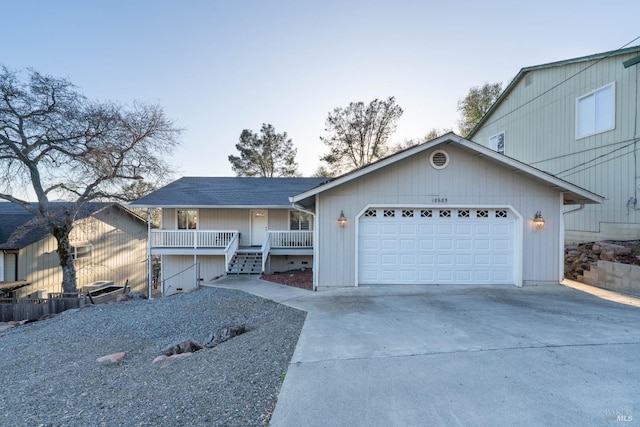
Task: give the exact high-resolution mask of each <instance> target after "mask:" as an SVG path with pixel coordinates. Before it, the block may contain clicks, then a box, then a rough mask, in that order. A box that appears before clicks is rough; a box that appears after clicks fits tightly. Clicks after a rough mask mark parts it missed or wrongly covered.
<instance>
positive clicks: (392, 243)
mask: <svg viewBox="0 0 640 427" xmlns="http://www.w3.org/2000/svg"><path fill="white" fill-rule="evenodd" d="M398 243H399V242H398V239H397V238H394V239H389V238H386V237H384V238H381V239H380V249H382V250H383V251H389V250H391V251H395V250H396V249H398Z"/></svg>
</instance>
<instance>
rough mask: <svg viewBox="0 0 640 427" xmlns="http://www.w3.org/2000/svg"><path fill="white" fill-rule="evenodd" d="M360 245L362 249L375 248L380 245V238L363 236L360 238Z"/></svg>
mask: <svg viewBox="0 0 640 427" xmlns="http://www.w3.org/2000/svg"><path fill="white" fill-rule="evenodd" d="M361 242H362V243H361V245H362V249H364V250H368V251H370V250H377V249H378V248H379V247H380V240H379V239H377V238H372V237H368V238H363V239H361Z"/></svg>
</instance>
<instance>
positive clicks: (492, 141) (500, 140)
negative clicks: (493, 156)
mask: <svg viewBox="0 0 640 427" xmlns="http://www.w3.org/2000/svg"><path fill="white" fill-rule="evenodd" d="M489 148H491V149H492V150H493V151H497V152H498V153H500V154H504V132H500V133H499V134H497V135H493V136H492V137H491V138H489Z"/></svg>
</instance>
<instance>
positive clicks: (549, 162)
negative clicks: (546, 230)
mask: <svg viewBox="0 0 640 427" xmlns="http://www.w3.org/2000/svg"><path fill="white" fill-rule="evenodd" d="M638 55H640V46H635V47H631V48H626V49H620V50H616V51H611V52H604V53H600V54H595V55H589V56H584V57H580V58H574V59H568V60H563V61H558V62H553V63H549V64H542V65H537V66H532V67H526V68H523V69H521V70H520V72H519V73H518V74H517V75H516V77H515V78H514V79H513V81H511V82H510V83H509V85H508V86H507V88H506V89H505V90H504V92H503V93H502V94H501V96H500V97H499V98H498V100H497V101H496V102H495V103H494V105H493V106H492V107H491V108H490V110H489V111H488V112H487V113H486V114H485V116H484V117H483V118H482V119H481V121H480V122H479V123H478V125H477V126H476V127H475V128H474V129H473V130H472V131H471V132H470V134H469V135H468V136H467V138H468V139H470V140H472V141H474V142H477V143H478V144H481V145H484V146H486V147H489V148H491V149H493V150H495V151H497V152H499V153H502V154H505V155H507V156H509V157H512V158H515V159H517V160H519V161H521V162H523V163H526V164H528V165H531V166H533V167H535V168H537V169H540V170H543V171H545V172H547V173H549V174H551V175H553V176H555V177H558V178H561V179H563V180H566V181H569V182H571V183H573V184H576V185H578V186H580V187H582V188H585V189H588V190H590V191H592V192H594V193H597V194H600V195H603V196H604V197H605V198H606V199H607V201H606V203H604V204H591V205H589V204H587V205H584V206H583V205H579V206H572V207H567V209H566V211H565V214H564V217H565V226H566V239H567V242H587V241H597V240H634V239H640V203H638V197H640V196H639V194H638V193H639V192H640V165H639V164H638V162H639V161H640V160H639V159H638V154H640V153H638V142H639V141H640V126H639V124H638V121H639V120H640V108H639V107H640V98H638V94H639V91H640V89H639V85H640V64H638V62H640V61H638V60H637V59H640V58H638Z"/></svg>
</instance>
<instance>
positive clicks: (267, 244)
mask: <svg viewBox="0 0 640 427" xmlns="http://www.w3.org/2000/svg"><path fill="white" fill-rule="evenodd" d="M270 234H271V232H270V231H267V235H266V236H265V239H264V242H262V247H261V248H260V252H262V273H264V272H265V267H266V265H267V256H268V255H269V251H270V250H271V237H270Z"/></svg>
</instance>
